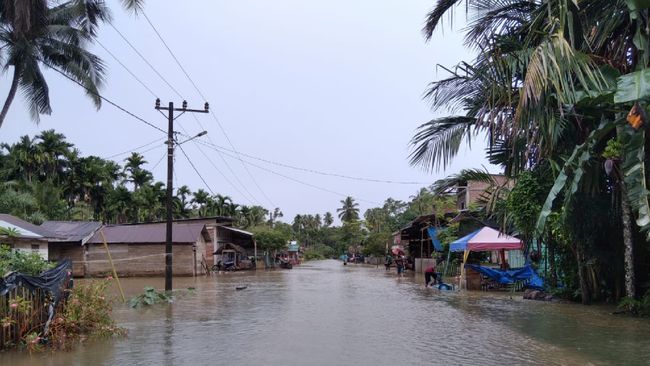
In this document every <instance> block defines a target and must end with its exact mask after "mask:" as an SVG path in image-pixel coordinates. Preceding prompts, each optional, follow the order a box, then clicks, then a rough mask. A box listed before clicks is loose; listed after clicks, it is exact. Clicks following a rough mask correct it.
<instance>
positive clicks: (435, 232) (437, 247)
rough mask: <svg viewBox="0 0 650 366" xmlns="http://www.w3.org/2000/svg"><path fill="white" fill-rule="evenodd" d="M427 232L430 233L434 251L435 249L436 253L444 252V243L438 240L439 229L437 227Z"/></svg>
mask: <svg viewBox="0 0 650 366" xmlns="http://www.w3.org/2000/svg"><path fill="white" fill-rule="evenodd" d="M427 231H428V232H429V237H430V238H431V242H432V243H433V249H435V250H436V252H442V243H441V242H440V240H438V229H436V228H435V227H430V228H428V229H427Z"/></svg>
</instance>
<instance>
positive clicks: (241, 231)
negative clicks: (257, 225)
mask: <svg viewBox="0 0 650 366" xmlns="http://www.w3.org/2000/svg"><path fill="white" fill-rule="evenodd" d="M219 228H220V229H226V230H230V231H233V232H236V233H239V234H243V235H246V236H253V233H251V232H248V231H246V230H241V229H236V228H234V227H231V226H219Z"/></svg>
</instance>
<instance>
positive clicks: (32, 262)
mask: <svg viewBox="0 0 650 366" xmlns="http://www.w3.org/2000/svg"><path fill="white" fill-rule="evenodd" d="M53 266H54V263H49V262H47V261H46V260H44V259H43V257H41V256H40V255H39V254H38V253H32V252H29V253H25V252H23V251H20V250H12V249H11V248H10V247H9V246H7V245H0V276H2V275H4V274H6V273H8V272H20V273H24V274H28V275H32V276H36V275H38V274H40V273H41V272H43V271H45V270H47V269H50V268H52V267H53Z"/></svg>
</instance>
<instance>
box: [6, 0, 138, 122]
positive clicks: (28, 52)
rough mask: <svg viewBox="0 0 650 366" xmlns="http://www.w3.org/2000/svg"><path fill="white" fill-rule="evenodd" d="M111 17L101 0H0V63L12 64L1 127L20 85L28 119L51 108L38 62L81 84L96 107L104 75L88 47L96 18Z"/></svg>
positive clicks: (127, 2) (130, 4)
mask: <svg viewBox="0 0 650 366" xmlns="http://www.w3.org/2000/svg"><path fill="white" fill-rule="evenodd" d="M143 3H144V2H143V0H123V1H122V4H123V6H124V7H125V8H127V9H131V10H133V11H137V10H138V9H140V8H141V7H142V5H143ZM109 19H110V12H109V9H108V8H107V7H106V5H105V4H104V2H103V1H101V0H81V1H80V0H70V1H64V2H61V1H47V0H30V1H15V0H2V1H0V46H1V47H2V50H3V52H4V56H5V57H4V59H3V66H4V69H5V70H7V69H12V73H13V75H12V80H11V85H10V87H9V93H8V95H7V98H6V99H5V102H4V105H3V107H2V110H0V127H1V126H2V123H3V122H4V120H5V118H6V116H7V113H8V112H9V107H10V106H11V104H12V102H13V100H14V98H15V96H16V93H17V91H18V89H19V88H20V89H21V91H22V93H23V95H24V97H25V99H26V102H27V105H28V107H29V110H30V113H31V116H32V119H34V120H35V121H38V120H39V116H40V115H41V114H50V113H51V111H52V107H51V105H50V98H49V87H48V84H47V81H46V80H45V77H44V75H43V72H42V67H45V68H55V69H57V70H58V71H60V72H61V73H63V74H65V75H66V76H67V77H69V78H71V79H73V80H75V81H76V82H78V83H79V84H80V85H82V86H83V88H84V89H85V90H86V94H87V95H88V96H89V97H90V98H91V100H92V101H93V103H94V104H95V106H96V107H97V108H99V107H100V106H101V99H100V98H99V95H98V93H97V91H98V88H99V87H100V86H101V85H102V83H103V81H104V74H105V70H104V65H103V62H102V61H101V60H100V59H99V57H97V56H96V55H94V54H92V53H90V52H89V51H88V50H87V46H88V43H89V42H91V41H92V40H93V38H94V37H96V35H97V27H98V25H99V24H100V23H102V22H106V21H108V20H109Z"/></svg>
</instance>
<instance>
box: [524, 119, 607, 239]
mask: <svg viewBox="0 0 650 366" xmlns="http://www.w3.org/2000/svg"><path fill="white" fill-rule="evenodd" d="M613 129H614V123H612V122H603V123H601V124H600V126H599V127H598V128H597V129H595V130H594V131H592V132H591V134H589V137H588V138H587V141H585V142H584V143H583V144H581V145H578V146H576V147H575V148H574V149H573V152H572V153H571V156H570V157H569V158H568V159H567V160H566V162H565V163H564V166H563V167H562V170H561V171H560V173H559V174H558V176H557V177H556V178H555V183H554V184H553V186H552V187H551V189H550V191H548V195H547V197H546V201H545V202H544V205H543V206H542V209H541V211H540V213H539V217H538V219H537V224H536V233H537V235H542V234H543V233H544V228H545V226H546V220H547V219H548V216H549V215H550V214H551V212H552V209H553V203H554V202H555V199H556V198H557V197H558V196H560V195H561V194H564V202H565V205H566V204H567V203H568V202H570V200H571V197H572V195H573V194H574V193H576V192H577V191H578V188H579V187H580V181H581V179H582V177H583V175H584V174H585V170H586V169H587V167H586V166H587V163H588V162H589V161H590V160H591V159H592V158H593V156H592V154H591V151H592V149H593V148H594V147H595V146H596V145H597V144H598V143H600V142H601V141H602V139H603V138H604V137H606V136H607V135H608V134H609V133H611V131H612V130H613Z"/></svg>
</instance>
